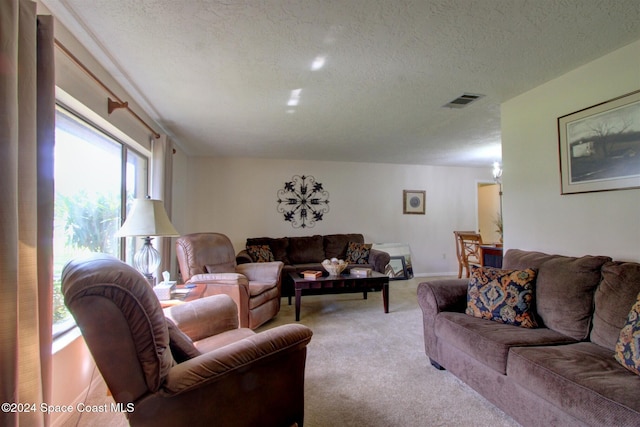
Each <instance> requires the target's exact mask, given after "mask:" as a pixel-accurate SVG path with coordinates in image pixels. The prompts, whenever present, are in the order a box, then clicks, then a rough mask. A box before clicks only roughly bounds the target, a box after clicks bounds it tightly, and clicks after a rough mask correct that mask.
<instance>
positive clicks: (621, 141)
mask: <svg viewBox="0 0 640 427" xmlns="http://www.w3.org/2000/svg"><path fill="white" fill-rule="evenodd" d="M558 141H559V146H560V147H559V148H560V177H561V193H562V194H572V193H586V192H592V191H607V190H622V189H627V188H640V90H638V91H634V92H631V93H628V94H626V95H623V96H620V97H618V98H614V99H611V100H609V101H606V102H603V103H600V104H597V105H593V106H591V107H588V108H585V109H583V110H580V111H576V112H575V113H571V114H567V115H566V116H562V117H559V118H558Z"/></svg>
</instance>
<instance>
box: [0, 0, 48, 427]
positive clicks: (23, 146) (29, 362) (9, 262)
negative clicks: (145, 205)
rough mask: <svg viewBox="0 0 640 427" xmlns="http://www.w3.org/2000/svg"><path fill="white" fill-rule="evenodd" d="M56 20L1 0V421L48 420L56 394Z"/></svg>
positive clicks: (25, 1)
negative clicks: (10, 407) (16, 408)
mask: <svg viewBox="0 0 640 427" xmlns="http://www.w3.org/2000/svg"><path fill="white" fill-rule="evenodd" d="M53 46H54V45H53V20H52V18H51V17H48V16H43V17H38V16H37V15H36V5H35V3H33V2H32V1H29V0H2V1H1V2H0V186H1V189H0V278H1V280H2V283H1V284H0V289H2V291H1V294H0V343H2V344H1V346H0V401H1V402H3V403H4V402H15V403H18V402H21V403H25V402H26V403H32V404H35V405H37V407H36V411H33V412H26V411H22V412H5V411H0V425H2V426H18V425H23V426H27V425H28V426H46V425H48V424H49V418H48V416H47V415H46V414H44V413H42V412H41V411H40V410H39V405H40V404H41V403H43V402H45V403H46V402H50V401H51V398H50V397H51V396H50V394H51V361H52V357H51V342H52V335H51V322H52V280H53V273H52V272H53V257H52V240H53V147H54V133H55V92H54V90H55V89H54V87H55V86H54V85H55V83H54V81H55V80H54V66H53V49H54V47H53Z"/></svg>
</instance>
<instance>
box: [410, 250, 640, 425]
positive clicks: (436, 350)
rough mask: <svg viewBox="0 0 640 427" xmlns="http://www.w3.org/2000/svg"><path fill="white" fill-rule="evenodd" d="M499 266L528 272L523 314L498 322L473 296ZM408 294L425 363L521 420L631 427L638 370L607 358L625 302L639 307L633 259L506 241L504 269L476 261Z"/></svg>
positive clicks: (623, 320) (637, 420)
mask: <svg viewBox="0 0 640 427" xmlns="http://www.w3.org/2000/svg"><path fill="white" fill-rule="evenodd" d="M505 270H515V271H517V272H519V273H518V274H520V276H518V277H525V276H527V275H533V276H535V281H531V282H530V285H531V287H530V288H529V291H523V294H527V295H526V297H525V298H523V300H522V301H528V304H525V305H526V306H528V307H529V309H530V310H529V312H528V315H529V316H530V317H529V318H527V316H525V315H524V314H523V313H524V312H523V311H522V310H521V308H522V307H519V308H516V310H515V311H514V312H510V311H509V310H506V311H505V313H502V314H501V315H502V316H504V318H503V319H500V320H497V319H495V318H493V319H491V320H489V319H487V318H483V317H482V315H479V316H478V313H477V312H476V308H477V307H476V306H475V304H476V302H475V301H476V298H478V297H479V296H480V294H482V292H484V291H483V290H480V291H479V290H478V289H479V287H476V286H475V285H478V283H480V284H486V283H488V281H487V280H484V279H483V277H484V278H485V279H486V277H487V274H489V273H490V274H497V275H499V274H505V273H504V272H505ZM525 270H526V271H528V273H523V271H525ZM523 275H524V276H523ZM490 277H491V276H490ZM523 289H524V288H523ZM417 293H418V302H419V305H420V307H421V308H422V312H423V324H424V346H425V352H426V354H427V356H428V357H429V358H430V359H431V362H432V365H433V366H434V367H436V368H440V369H447V370H448V371H450V372H451V373H453V374H454V375H456V376H457V377H458V378H460V379H461V380H463V381H464V382H465V383H467V384H468V385H469V386H471V387H472V388H474V389H475V390H476V391H478V392H479V393H480V394H482V395H483V396H484V397H486V398H487V399H488V400H489V401H490V402H492V403H493V404H495V405H496V406H498V407H499V408H501V409H502V410H504V411H505V412H506V413H508V414H510V415H511V416H512V417H513V418H514V419H515V420H517V421H518V422H519V423H521V424H522V425H525V426H584V425H589V426H640V395H639V394H638V393H639V392H640V375H638V374H637V373H634V372H633V371H632V370H630V369H628V368H627V367H625V366H623V364H622V363H621V361H619V360H617V359H616V358H615V357H614V354H615V353H616V345H617V344H618V345H621V344H620V343H619V342H618V340H619V338H620V339H621V340H622V337H621V334H620V332H621V329H623V327H625V330H626V331H629V323H630V322H631V320H632V319H633V315H634V313H635V311H634V310H632V307H633V308H634V309H635V310H637V309H638V307H639V306H640V303H637V298H638V294H639V293H640V264H638V263H634V262H619V261H618V262H616V261H612V260H611V258H609V257H605V256H583V257H579V258H576V257H567V256H561V255H549V254H544V253H541V252H530V251H523V250H516V249H511V250H509V251H507V253H506V254H505V257H504V262H503V270H500V271H498V272H496V271H493V272H491V271H490V270H488V269H483V268H477V269H474V272H473V274H472V278H471V279H450V280H433V281H429V282H424V283H420V284H419V286H418V291H417ZM516 297H517V296H516ZM480 298H481V299H482V298H488V299H496V300H497V299H499V298H500V295H499V292H495V290H494V293H493V294H492V295H483V296H481V297H480ZM522 301H521V302H522ZM630 312H632V313H630ZM514 313H515V314H514ZM510 319H511V320H512V321H513V320H514V319H515V320H518V319H519V320H520V321H521V324H523V325H525V326H528V327H523V326H516V325H517V324H518V322H511V323H509V320H510ZM635 319H636V320H635V327H636V328H637V323H638V321H637V316H636V317H635ZM531 321H533V324H532V323H530V322H531ZM505 322H506V323H505ZM528 322H529V323H528ZM527 323H528V324H527ZM631 323H634V322H631ZM623 335H624V334H623ZM633 336H634V337H635V342H633V341H632V342H631V343H629V342H627V343H626V345H628V346H629V347H627V348H633V347H634V346H635V350H636V353H635V358H636V359H635V363H636V369H637V366H638V360H637V357H638V353H637V351H638V346H640V338H639V337H640V334H638V332H637V330H636V332H635V334H634V335H633ZM632 363H633V362H632Z"/></svg>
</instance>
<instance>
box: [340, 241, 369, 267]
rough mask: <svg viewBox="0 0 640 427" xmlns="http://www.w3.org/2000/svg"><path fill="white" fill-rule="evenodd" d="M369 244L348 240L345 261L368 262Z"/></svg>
mask: <svg viewBox="0 0 640 427" xmlns="http://www.w3.org/2000/svg"><path fill="white" fill-rule="evenodd" d="M370 252H371V245H368V244H365V243H357V242H349V246H347V254H346V258H347V259H346V260H345V261H346V262H347V263H348V264H369V253H370Z"/></svg>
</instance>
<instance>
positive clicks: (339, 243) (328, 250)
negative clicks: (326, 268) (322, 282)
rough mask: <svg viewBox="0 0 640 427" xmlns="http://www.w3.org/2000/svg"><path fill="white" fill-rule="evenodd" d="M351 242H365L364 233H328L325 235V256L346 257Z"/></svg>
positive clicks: (328, 257)
mask: <svg viewBox="0 0 640 427" xmlns="http://www.w3.org/2000/svg"><path fill="white" fill-rule="evenodd" d="M349 242H357V243H364V236H363V235H362V234H328V235H326V236H324V256H325V258H327V259H331V258H338V259H346V256H347V246H348V245H349Z"/></svg>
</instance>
